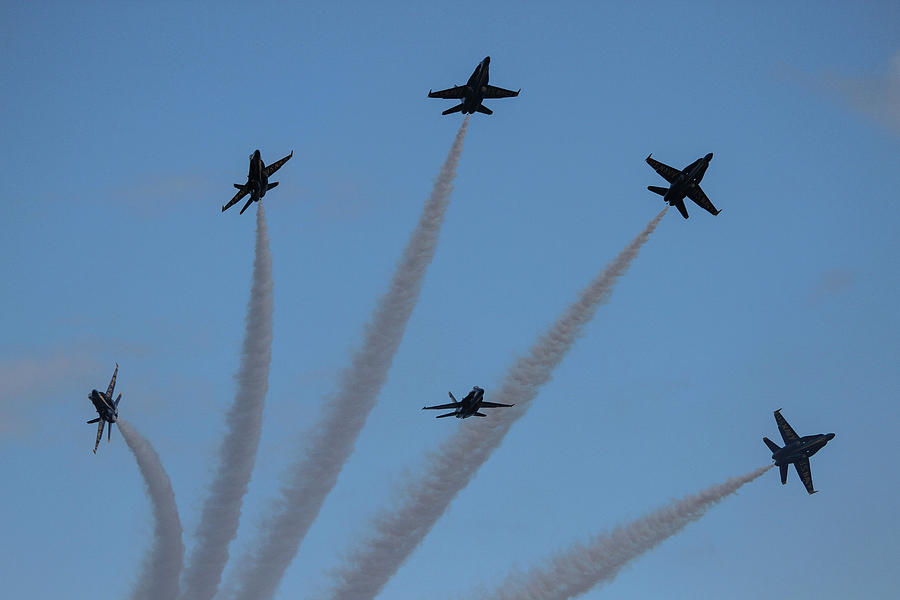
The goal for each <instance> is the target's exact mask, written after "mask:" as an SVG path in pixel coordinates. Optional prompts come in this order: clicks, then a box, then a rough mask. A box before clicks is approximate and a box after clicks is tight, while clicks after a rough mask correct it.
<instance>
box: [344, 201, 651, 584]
mask: <svg viewBox="0 0 900 600" xmlns="http://www.w3.org/2000/svg"><path fill="white" fill-rule="evenodd" d="M665 213H666V209H663V210H662V211H661V212H660V213H659V214H658V215H656V216H655V217H654V218H653V219H652V220H651V221H650V222H649V223H648V224H647V226H646V227H645V228H644V230H643V231H641V233H640V234H638V236H637V237H635V238H634V239H633V240H632V241H631V242H630V243H629V244H628V246H626V247H625V249H624V250H622V251H621V252H620V253H619V255H618V256H617V257H616V258H615V259H614V260H613V261H612V262H611V263H609V264H608V265H607V266H606V268H605V269H604V270H603V272H601V273H600V274H599V275H598V276H597V277H596V278H595V279H594V280H593V281H592V282H591V283H590V284H589V285H588V286H587V287H586V288H585V289H584V290H582V292H581V294H580V295H579V297H578V299H577V300H576V301H575V302H574V303H573V304H571V305H570V306H569V307H568V308H567V309H566V310H565V311H564V312H563V313H562V315H560V317H559V318H558V319H557V321H556V322H555V323H554V324H553V325H552V326H551V327H550V329H549V330H547V331H546V332H545V333H544V334H543V335H542V336H541V337H540V338H538V340H537V342H536V343H535V344H534V345H533V346H532V347H531V351H530V353H529V354H528V355H527V356H524V357H522V358H520V359H519V360H518V361H516V362H515V363H514V364H513V366H512V367H511V368H510V370H509V371H508V372H507V374H506V377H505V379H504V381H503V384H502V385H501V387H500V389H499V390H498V392H497V393H496V394H495V395H494V396H493V397H492V398H491V402H500V403H503V404H517V406H516V408H514V409H505V410H502V411H497V412H496V413H492V414H491V417H490V418H489V419H476V420H475V421H476V422H474V423H466V424H465V425H466V426H465V427H460V428H459V429H458V430H457V432H456V433H455V434H454V435H452V436H451V437H450V438H449V439H448V440H447V441H446V442H444V443H443V444H442V445H441V448H440V450H438V451H437V452H434V453H429V454H428V456H427V458H426V461H425V469H424V473H423V474H422V475H421V477H420V478H419V479H418V480H407V481H405V482H404V483H403V484H402V488H401V489H400V490H398V493H396V494H395V495H394V497H395V499H396V500H395V501H394V502H392V503H391V507H392V508H391V509H387V510H383V511H382V512H380V513H379V514H377V515H376V517H375V519H374V523H373V528H374V532H373V533H372V534H371V535H370V536H369V537H368V538H367V539H365V540H363V541H362V542H361V543H360V544H359V545H358V546H357V547H356V548H354V549H352V550H351V551H350V552H349V553H348V554H347V556H346V559H345V561H344V564H343V565H342V566H341V567H339V568H338V569H337V570H336V571H335V573H334V578H335V583H334V587H333V589H332V591H331V592H329V594H330V597H332V598H336V599H340V600H362V599H369V598H374V597H375V596H376V595H377V594H378V593H379V592H380V591H381V589H382V588H383V587H384V585H385V584H386V583H387V582H388V580H389V579H390V578H391V577H392V576H393V574H394V573H396V572H397V570H398V569H399V568H400V567H401V565H402V564H403V563H404V562H405V561H406V559H407V558H408V557H409V555H410V554H412V552H413V550H415V548H416V547H417V546H418V545H419V543H420V542H421V541H422V540H423V539H424V538H425V535H426V534H427V533H428V532H429V531H430V530H431V528H432V527H433V526H434V524H435V523H436V522H437V520H438V519H439V518H440V517H441V515H443V514H444V511H445V510H446V509H447V506H449V504H450V502H451V501H452V500H453V498H455V497H456V495H457V494H458V493H459V492H460V490H462V489H463V488H464V487H466V485H468V483H469V481H470V480H471V479H472V477H473V476H474V475H475V473H476V472H477V471H478V469H479V468H480V467H481V465H482V464H484V463H485V462H486V461H487V459H488V458H489V457H490V456H491V453H493V451H494V450H496V449H497V448H498V447H499V446H500V444H501V443H502V441H503V438H504V436H505V435H506V432H507V431H509V428H510V427H511V426H512V425H513V423H515V422H516V420H518V419H519V417H521V416H522V415H524V414H525V412H526V411H527V410H528V407H529V406H530V404H531V402H532V400H534V398H535V397H536V396H537V394H538V392H539V391H540V388H541V386H543V385H544V384H545V383H547V382H548V381H549V380H550V378H551V376H552V374H553V370H554V369H555V368H556V366H557V365H558V364H559V363H560V362H561V361H562V359H563V358H564V357H565V355H566V354H567V353H568V351H569V350H570V349H571V348H572V346H573V344H574V343H575V340H576V339H577V337H578V336H579V335H580V334H581V332H582V330H583V329H584V326H585V325H587V323H588V322H589V321H590V320H591V318H593V316H594V313H595V312H596V309H597V307H598V306H599V305H600V304H601V303H603V302H605V301H606V300H608V299H609V297H610V295H611V294H612V290H613V288H614V286H615V283H616V281H617V280H618V278H619V277H621V276H622V275H623V274H625V272H626V271H627V270H628V267H629V266H630V265H631V262H632V261H633V260H634V258H635V257H636V256H637V254H638V252H639V251H640V249H641V246H643V245H644V243H645V242H646V241H647V239H648V238H649V237H650V234H651V233H653V231H654V230H655V229H656V226H657V225H658V224H659V222H660V220H661V219H662V217H663V215H665Z"/></svg>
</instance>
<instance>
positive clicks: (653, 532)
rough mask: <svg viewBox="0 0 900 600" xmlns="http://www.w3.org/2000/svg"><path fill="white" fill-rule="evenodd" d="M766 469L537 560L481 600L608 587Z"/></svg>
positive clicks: (553, 598) (533, 599)
mask: <svg viewBox="0 0 900 600" xmlns="http://www.w3.org/2000/svg"><path fill="white" fill-rule="evenodd" d="M771 468H772V465H767V466H765V467H761V468H759V469H756V470H755V471H751V472H750V473H747V474H746V475H743V476H741V477H733V478H731V479H729V480H728V481H726V482H725V483H721V484H719V485H714V486H712V487H710V488H707V489H705V490H703V491H702V492H700V493H699V494H693V495H690V496H686V497H685V498H682V499H681V500H679V501H677V502H673V503H671V504H669V505H668V506H664V507H662V508H660V509H658V510H656V511H654V512H652V513H650V514H648V515H645V516H643V517H641V518H639V519H637V520H636V521H633V522H631V523H629V524H627V525H622V526H620V527H617V528H615V529H613V530H612V531H610V532H607V533H605V534H601V535H598V536H595V537H594V538H593V539H591V540H590V541H589V542H588V543H587V544H581V543H578V544H574V545H573V546H572V547H571V548H570V549H568V550H564V551H562V552H558V553H556V554H555V555H553V556H551V557H547V558H546V559H545V560H542V561H541V563H540V564H541V566H540V567H535V568H534V569H532V570H531V571H530V572H528V573H525V574H522V573H511V574H510V575H509V576H507V578H506V581H505V582H504V583H503V585H502V586H501V587H500V588H499V589H497V590H496V591H494V592H491V593H488V594H486V595H484V596H483V599H484V600H557V599H558V600H564V599H567V598H574V597H576V596H579V595H581V594H584V593H585V592H587V591H588V590H590V589H592V588H594V587H596V586H598V585H604V584H607V583H610V582H611V581H612V580H613V579H615V578H616V576H617V575H618V574H619V571H621V570H622V569H623V568H624V567H625V566H627V565H628V564H629V563H630V562H631V561H633V560H634V559H636V558H638V557H640V556H641V555H643V554H645V553H647V552H649V551H650V550H652V549H653V548H655V547H656V546H658V545H659V544H660V543H662V542H663V541H665V540H666V539H667V538H670V537H672V536H673V535H675V534H676V533H678V532H679V531H681V530H682V529H684V528H685V527H686V526H687V525H688V524H690V523H693V522H694V521H697V520H698V519H700V518H701V517H702V516H703V515H704V514H705V513H706V511H707V510H709V509H710V508H712V507H713V506H714V505H715V504H717V503H719V502H721V501H722V500H724V499H725V498H726V497H727V496H729V495H731V494H733V493H735V492H736V491H738V489H740V487H741V486H743V485H745V484H747V483H750V482H751V481H753V480H754V479H756V478H757V477H759V476H760V475H762V474H763V473H765V472H766V471H768V470H769V469H771Z"/></svg>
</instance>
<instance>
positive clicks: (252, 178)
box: [247, 150, 269, 202]
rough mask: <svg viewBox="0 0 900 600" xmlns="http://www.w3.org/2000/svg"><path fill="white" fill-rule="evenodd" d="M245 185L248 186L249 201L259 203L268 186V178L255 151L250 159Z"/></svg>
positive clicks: (258, 154)
mask: <svg viewBox="0 0 900 600" xmlns="http://www.w3.org/2000/svg"><path fill="white" fill-rule="evenodd" d="M247 185H248V186H250V199H251V200H252V201H253V202H259V200H260V198H263V197H265V195H266V188H268V186H269V177H268V175H266V164H265V163H264V162H263V159H262V155H261V154H260V152H259V150H256V151H255V152H254V153H253V155H252V156H251V157H250V172H249V173H248V174H247Z"/></svg>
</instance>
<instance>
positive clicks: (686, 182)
mask: <svg viewBox="0 0 900 600" xmlns="http://www.w3.org/2000/svg"><path fill="white" fill-rule="evenodd" d="M712 157H713V154H712V152H710V153H709V154H707V155H706V156H704V157H703V158H701V159H700V160H699V161H697V163H696V164H695V165H688V166H687V167H686V168H685V169H684V170H683V171H682V172H681V175H679V176H678V178H677V179H676V180H675V181H673V182H672V185H671V186H670V187H669V191H668V192H666V195H665V196H663V200H664V201H665V202H668V203H669V206H676V205H677V204H679V203H681V202H684V199H685V198H687V196H688V194H689V193H690V192H691V191H692V190H693V189H694V188H696V187H697V186H699V185H700V182H701V181H703V176H704V175H705V174H706V169H708V168H709V161H711V160H712Z"/></svg>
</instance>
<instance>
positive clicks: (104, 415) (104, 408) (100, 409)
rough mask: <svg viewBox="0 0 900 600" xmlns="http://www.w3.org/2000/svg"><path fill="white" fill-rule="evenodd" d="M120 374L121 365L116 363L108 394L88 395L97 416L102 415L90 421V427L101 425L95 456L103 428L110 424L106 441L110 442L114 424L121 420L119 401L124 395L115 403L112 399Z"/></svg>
mask: <svg viewBox="0 0 900 600" xmlns="http://www.w3.org/2000/svg"><path fill="white" fill-rule="evenodd" d="M118 374H119V363H116V370H115V371H113V376H112V379H110V380H109V387H107V388H106V393H105V394H104V393H103V392H98V391H97V390H91V393H90V394H89V395H88V398H89V399H90V401H91V402H92V403H93V404H94V408H96V409H97V414H98V415H100V416H99V417H97V418H96V419H91V420H90V421H88V425H92V424H94V423H99V425H98V426H97V440H96V441H95V442H94V454H97V446H99V445H100V439H101V438H102V437H103V426H104V425H106V424H107V423H109V430H108V431H107V432H106V441H107V442H108V441H110V439H111V438H112V426H113V423H115V422H116V421H117V420H118V419H119V401H120V400H121V399H122V394H121V393H120V394H119V397H118V398H116V400H115V402H113V399H112V397H113V391H114V390H115V389H116V375H118Z"/></svg>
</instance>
